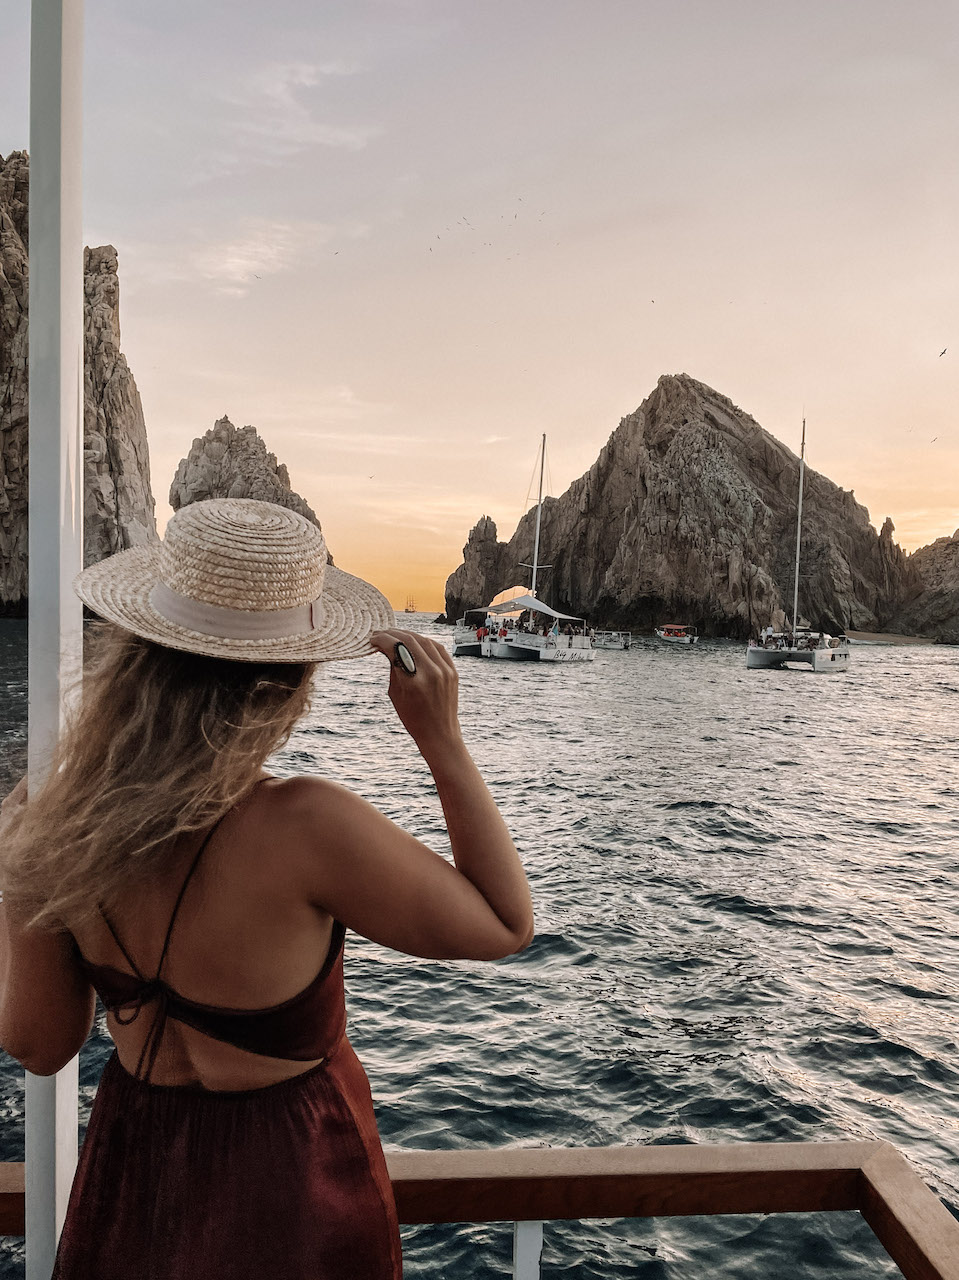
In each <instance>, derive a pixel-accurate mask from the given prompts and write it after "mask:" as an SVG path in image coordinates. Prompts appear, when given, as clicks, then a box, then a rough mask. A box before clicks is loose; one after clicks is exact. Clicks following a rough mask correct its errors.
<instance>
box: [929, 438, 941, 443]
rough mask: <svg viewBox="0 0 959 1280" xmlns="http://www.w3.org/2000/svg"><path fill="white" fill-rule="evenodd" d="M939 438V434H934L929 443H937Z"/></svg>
mask: <svg viewBox="0 0 959 1280" xmlns="http://www.w3.org/2000/svg"><path fill="white" fill-rule="evenodd" d="M938 439H939V437H938V436H933V437H932V439H931V440H930V441H929V443H930V444H935V443H936V441H937V440H938Z"/></svg>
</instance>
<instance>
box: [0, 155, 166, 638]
mask: <svg viewBox="0 0 959 1280" xmlns="http://www.w3.org/2000/svg"><path fill="white" fill-rule="evenodd" d="M28 193H29V160H28V157H27V153H26V152H25V151H14V152H11V154H10V155H9V156H8V157H7V158H6V159H3V158H2V157H0V613H22V612H24V611H25V609H26V595H27V500H28V474H27V446H28V429H27V428H28V424H27V413H28V399H29V389H28V368H27V327H28V317H27V308H28V303H29V295H28V287H27V286H28V279H29V265H28V258H27V229H28V226H27V224H28ZM83 267H84V290H83V294H84V297H83V305H84V312H83V322H84V323H83V350H84V387H83V391H84V406H83V407H84V414H83V430H84V537H83V546H84V562H85V563H86V564H91V563H93V562H94V561H96V560H101V559H103V557H104V556H107V555H111V554H112V553H113V552H114V551H122V550H124V549H126V548H127V547H132V546H138V545H141V544H143V543H145V542H150V541H153V540H155V539H156V536H157V534H156V522H155V520H154V503H153V495H152V493H151V490H150V462H149V450H148V447H147V438H146V428H145V426H144V422H143V408H142V405H141V403H140V396H139V393H138V392H137V387H136V383H135V382H134V380H133V375H132V373H131V372H130V369H129V366H128V365H127V362H126V359H125V358H124V356H123V355H122V353H121V352H120V312H119V307H120V286H119V279H118V276H117V254H116V250H115V249H113V248H112V247H110V246H106V247H103V248H99V249H86V250H85V251H84V262H83Z"/></svg>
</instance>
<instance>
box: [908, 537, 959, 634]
mask: <svg viewBox="0 0 959 1280" xmlns="http://www.w3.org/2000/svg"><path fill="white" fill-rule="evenodd" d="M909 565H910V568H912V569H913V570H915V572H916V573H917V574H918V576H919V579H920V581H921V590H920V591H919V592H918V594H916V595H914V596H913V597H912V599H910V600H909V601H908V602H907V603H906V605H905V606H904V607H903V609H902V611H901V612H900V613H899V614H898V615H897V617H896V618H895V619H894V621H893V626H892V629H893V630H895V631H902V632H904V633H906V634H915V635H921V636H929V637H931V638H932V639H934V640H941V641H943V642H944V643H947V644H959V529H957V530H956V532H955V533H954V534H953V535H952V537H951V538H937V539H936V541H935V542H930V543H929V545H928V546H926V547H920V548H919V550H918V551H914V552H913V554H912V555H911V556H910V557H909Z"/></svg>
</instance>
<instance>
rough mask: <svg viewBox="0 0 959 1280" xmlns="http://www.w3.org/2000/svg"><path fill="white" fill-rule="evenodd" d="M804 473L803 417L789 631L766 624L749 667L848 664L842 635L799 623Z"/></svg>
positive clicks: (835, 667)
mask: <svg viewBox="0 0 959 1280" xmlns="http://www.w3.org/2000/svg"><path fill="white" fill-rule="evenodd" d="M805 474H806V419H805V418H803V420H802V444H801V445H800V448H799V502H798V504H797V508H796V575H795V579H794V582H793V625H792V631H790V632H784V631H773V629H772V627H766V629H765V631H764V632H763V635H762V638H761V639H760V640H759V641H756V640H750V642H749V647H748V649H747V650H746V667H747V669H748V670H750V671H755V670H758V669H760V668H767V667H779V668H782V667H785V666H786V664H787V663H792V662H796V663H801V664H802V665H804V666H807V667H812V669H813V671H841V670H844V669H845V668H846V667H848V666H849V641H848V640H847V639H846V637H845V636H829V635H826V634H825V632H822V631H819V632H815V631H812V630H811V629H810V628H809V627H805V626H804V627H800V625H799V550H800V545H801V542H802V499H803V480H804V478H805Z"/></svg>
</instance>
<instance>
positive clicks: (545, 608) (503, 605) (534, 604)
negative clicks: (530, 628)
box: [486, 596, 582, 622]
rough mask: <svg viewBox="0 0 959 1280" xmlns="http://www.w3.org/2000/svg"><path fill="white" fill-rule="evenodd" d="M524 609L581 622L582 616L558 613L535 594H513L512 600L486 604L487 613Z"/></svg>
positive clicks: (514, 611)
mask: <svg viewBox="0 0 959 1280" xmlns="http://www.w3.org/2000/svg"><path fill="white" fill-rule="evenodd" d="M524 609H529V610H531V611H532V612H533V613H545V614H548V615H549V616H550V617H551V618H563V619H565V620H566V621H568V622H582V618H577V617H575V616H574V615H573V614H572V613H558V612H557V611H556V610H555V609H551V608H550V607H549V605H548V604H543V602H542V600H537V599H536V597H535V596H513V598H512V600H501V601H500V602H499V604H488V605H487V606H486V612H487V613H493V614H496V615H499V614H502V613H522V612H523V610H524Z"/></svg>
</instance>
